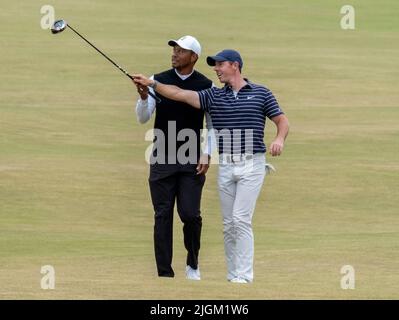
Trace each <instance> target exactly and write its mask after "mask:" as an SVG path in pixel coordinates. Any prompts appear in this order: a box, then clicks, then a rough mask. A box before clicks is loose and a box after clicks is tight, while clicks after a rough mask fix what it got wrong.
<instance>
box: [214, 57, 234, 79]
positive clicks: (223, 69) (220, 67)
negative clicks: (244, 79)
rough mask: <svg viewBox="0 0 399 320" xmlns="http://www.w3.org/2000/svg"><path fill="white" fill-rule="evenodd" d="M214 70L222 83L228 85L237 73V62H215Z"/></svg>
mask: <svg viewBox="0 0 399 320" xmlns="http://www.w3.org/2000/svg"><path fill="white" fill-rule="evenodd" d="M213 70H215V72H216V75H217V77H218V78H219V81H220V82H221V83H228V82H229V79H231V78H232V77H233V76H234V75H235V74H236V72H237V62H230V61H215V66H214V67H213Z"/></svg>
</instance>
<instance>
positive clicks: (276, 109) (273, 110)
mask: <svg viewBox="0 0 399 320" xmlns="http://www.w3.org/2000/svg"><path fill="white" fill-rule="evenodd" d="M263 107H264V112H265V115H266V117H268V118H269V119H271V118H273V117H276V116H278V115H280V114H284V112H283V110H281V108H280V106H279V104H278V102H277V100H276V98H275V96H274V95H273V93H272V92H271V91H270V90H269V91H268V92H267V93H266V99H265V104H264V106H263Z"/></svg>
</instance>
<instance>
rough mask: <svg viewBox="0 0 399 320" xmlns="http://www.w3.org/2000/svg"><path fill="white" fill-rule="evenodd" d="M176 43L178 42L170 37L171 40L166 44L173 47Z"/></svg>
mask: <svg viewBox="0 0 399 320" xmlns="http://www.w3.org/2000/svg"><path fill="white" fill-rule="evenodd" d="M177 44H178V43H177V41H176V40H173V39H171V40H169V41H168V45H170V46H171V47H174V46H175V45H177Z"/></svg>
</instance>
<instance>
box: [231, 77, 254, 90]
mask: <svg viewBox="0 0 399 320" xmlns="http://www.w3.org/2000/svg"><path fill="white" fill-rule="evenodd" d="M244 80H245V81H246V82H247V84H246V85H245V86H243V87H242V88H241V89H245V88H249V89H254V88H255V84H254V83H252V82H251V81H249V80H248V79H247V78H244ZM224 89H225V90H226V91H227V90H231V91H233V89H232V88H231V86H229V85H228V84H225V85H224Z"/></svg>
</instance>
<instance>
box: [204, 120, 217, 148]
mask: <svg viewBox="0 0 399 320" xmlns="http://www.w3.org/2000/svg"><path fill="white" fill-rule="evenodd" d="M205 119H206V129H207V133H206V141H205V147H204V148H203V150H202V153H206V154H208V155H212V152H213V150H216V136H215V131H214V129H213V124H212V119H211V116H210V115H209V113H208V112H205Z"/></svg>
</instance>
